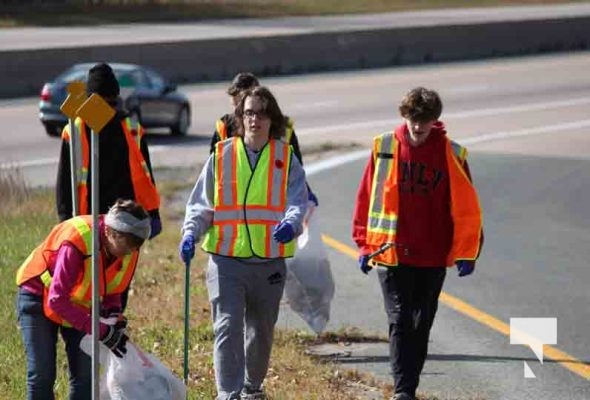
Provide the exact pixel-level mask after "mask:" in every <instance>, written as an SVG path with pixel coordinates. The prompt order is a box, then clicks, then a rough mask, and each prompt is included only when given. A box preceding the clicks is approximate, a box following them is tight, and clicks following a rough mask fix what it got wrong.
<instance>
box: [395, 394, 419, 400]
mask: <svg viewBox="0 0 590 400" xmlns="http://www.w3.org/2000/svg"><path fill="white" fill-rule="evenodd" d="M391 400H416V398H415V397H414V396H411V395H409V394H407V393H396V394H394V395H393V397H392V398H391Z"/></svg>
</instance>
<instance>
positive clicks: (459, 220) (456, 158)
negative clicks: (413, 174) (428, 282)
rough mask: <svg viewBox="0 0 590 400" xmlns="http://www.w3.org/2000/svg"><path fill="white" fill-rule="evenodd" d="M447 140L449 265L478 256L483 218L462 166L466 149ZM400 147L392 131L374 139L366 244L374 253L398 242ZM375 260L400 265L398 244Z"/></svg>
mask: <svg viewBox="0 0 590 400" xmlns="http://www.w3.org/2000/svg"><path fill="white" fill-rule="evenodd" d="M445 139H446V145H445V151H446V160H447V169H448V171H449V186H450V200H451V217H452V220H453V242H452V248H451V251H450V252H449V256H448V257H447V265H448V266H452V265H454V264H455V263H456V262H457V261H458V260H475V259H476V258H477V257H478V255H479V251H480V246H481V233H482V226H483V218H482V211H481V207H480V204H479V199H478V197H477V193H476V191H475V187H474V186H473V184H472V183H471V180H470V179H469V177H468V176H467V174H466V173H465V170H464V169H463V166H462V164H463V163H464V162H465V158H466V157H467V150H466V149H465V148H464V147H462V146H460V145H459V144H457V143H455V142H453V141H451V140H449V139H448V138H445ZM399 148H400V144H399V141H398V140H397V139H395V136H394V135H393V134H391V133H386V134H383V135H380V136H377V137H376V138H375V139H374V142H373V161H374V163H375V171H374V174H373V181H372V182H373V183H372V187H371V199H370V205H369V218H368V221H367V245H368V246H369V248H370V249H371V252H373V251H376V250H378V249H379V247H380V246H381V245H383V244H385V243H395V237H396V229H397V217H398V213H399V187H398V166H399V162H398V158H399V157H397V156H396V154H399V151H400V149H399ZM373 260H374V261H375V262H376V263H377V264H383V265H386V266H396V265H398V258H397V250H396V247H395V246H393V247H391V248H389V249H388V250H386V251H385V252H383V253H382V254H380V255H378V256H376V257H375V258H374V259H373Z"/></svg>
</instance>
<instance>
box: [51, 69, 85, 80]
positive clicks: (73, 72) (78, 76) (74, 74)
mask: <svg viewBox="0 0 590 400" xmlns="http://www.w3.org/2000/svg"><path fill="white" fill-rule="evenodd" d="M87 78H88V68H86V67H74V68H70V69H68V70H67V71H66V72H64V73H62V74H61V75H59V76H58V77H57V78H55V80H56V81H61V82H72V81H83V82H86V79H87Z"/></svg>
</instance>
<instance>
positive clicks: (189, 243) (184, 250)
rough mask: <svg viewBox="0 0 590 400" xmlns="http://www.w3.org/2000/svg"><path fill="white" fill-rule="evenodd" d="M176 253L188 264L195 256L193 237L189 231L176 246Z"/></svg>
mask: <svg viewBox="0 0 590 400" xmlns="http://www.w3.org/2000/svg"><path fill="white" fill-rule="evenodd" d="M178 254H179V255H180V259H181V260H182V261H183V262H184V263H185V264H188V263H189V262H190V261H191V260H192V259H193V257H194V256H195V237H194V236H193V235H191V234H190V233H189V234H187V235H185V236H184V237H183V238H182V240H181V241H180V246H178Z"/></svg>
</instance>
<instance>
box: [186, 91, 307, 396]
mask: <svg viewBox="0 0 590 400" xmlns="http://www.w3.org/2000/svg"><path fill="white" fill-rule="evenodd" d="M235 120H236V122H237V125H238V130H237V132H238V134H237V135H236V136H234V137H232V138H231V139H228V140H224V141H220V142H218V143H217V144H216V145H215V150H214V152H213V154H211V156H210V157H209V159H208V160H207V162H206V163H205V165H204V167H203V170H202V171H201V174H200V176H199V178H198V180H197V182H196V184H195V186H194V188H193V191H192V193H191V195H190V197H189V199H188V202H187V205H186V215H185V219H184V224H183V227H182V241H181V243H180V246H179V253H180V257H181V259H182V260H183V261H184V262H185V263H186V265H187V267H188V265H189V263H190V260H191V259H192V258H193V257H194V253H195V243H196V242H198V241H199V240H200V239H201V238H202V239H203V243H202V248H203V250H204V251H206V252H208V253H209V254H210V257H209V263H208V269H207V290H208V292H209V301H210V302H211V312H212V317H213V330H214V335H215V339H214V354H213V359H214V367H215V380H216V385H217V392H218V393H217V400H230V399H251V400H252V399H265V398H266V395H265V393H264V390H263V388H262V383H263V380H264V378H265V376H266V373H267V371H268V365H269V360H270V353H271V348H272V342H273V330H274V326H275V323H276V321H277V317H278V312H279V303H280V300H281V296H282V293H283V288H284V286H285V279H286V266H285V258H287V257H292V256H293V253H294V251H295V240H294V239H295V238H296V237H297V236H298V235H299V234H300V233H301V232H302V230H303V227H302V222H303V217H304V215H305V211H306V208H307V201H308V200H307V199H308V193H307V188H306V184H305V172H304V170H303V168H302V166H301V163H300V162H299V160H298V159H297V157H294V154H293V149H292V147H291V146H289V145H288V144H287V143H285V142H284V141H282V140H281V138H282V137H283V136H284V134H285V117H284V116H283V114H282V112H281V109H280V108H279V105H278V104H277V101H276V99H275V97H274V96H273V95H272V93H271V92H270V91H269V90H268V89H267V88H265V87H256V88H253V89H252V90H250V91H248V92H246V93H245V95H244V97H243V98H242V99H241V101H240V103H239V104H238V106H237V107H236V110H235ZM244 342H245V343H244Z"/></svg>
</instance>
